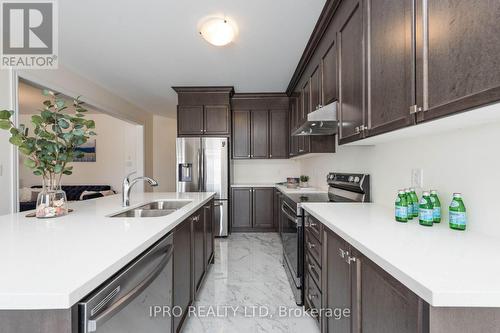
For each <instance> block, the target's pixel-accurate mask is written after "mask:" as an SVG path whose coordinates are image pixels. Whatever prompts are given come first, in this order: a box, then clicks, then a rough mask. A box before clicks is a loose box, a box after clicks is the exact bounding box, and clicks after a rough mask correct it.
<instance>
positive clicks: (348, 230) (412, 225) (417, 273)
mask: <svg viewBox="0 0 500 333" xmlns="http://www.w3.org/2000/svg"><path fill="white" fill-rule="evenodd" d="M302 207H303V208H304V209H305V210H306V211H307V212H309V213H310V214H311V215H313V216H314V217H316V218H317V219H318V220H319V221H321V222H322V223H323V224H325V225H326V226H327V227H328V228H330V229H331V230H332V231H334V232H335V233H337V234H338V235H339V236H340V237H342V238H344V239H345V240H346V241H347V242H349V243H350V244H351V245H353V246H354V247H355V248H356V249H358V250H359V251H360V252H361V253H363V254H364V255H365V256H366V257H368V258H369V259H371V260H372V261H373V262H375V263H376V264H377V265H379V266H380V267H382V268H383V269H384V270H386V271H387V272H388V273H390V274H391V275H392V276H394V277H395V278H396V279H397V280H399V281H400V282H401V283H403V284H404V285H405V286H406V287H408V288H409V289H410V290H412V291H413V292H414V293H416V294H417V295H418V296H420V297H421V298H422V299H424V300H425V301H426V302H428V303H429V304H431V305H432V306H442V307H448V306H450V307H451V306H454V307H500V256H499V254H500V240H499V239H498V238H494V237H492V236H489V235H485V234H481V233H477V232H474V231H454V230H451V229H450V228H449V227H448V223H447V222H446V221H444V222H441V223H440V224H435V225H434V226H433V227H423V226H420V225H419V224H418V221H417V220H416V219H413V220H412V221H410V222H408V223H398V222H395V221H394V218H393V213H394V212H393V210H392V209H390V208H387V207H383V206H379V205H376V204H360V203H306V204H303V205H302Z"/></svg>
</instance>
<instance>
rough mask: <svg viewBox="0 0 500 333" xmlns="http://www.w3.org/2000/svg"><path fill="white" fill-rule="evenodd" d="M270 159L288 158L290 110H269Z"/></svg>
mask: <svg viewBox="0 0 500 333" xmlns="http://www.w3.org/2000/svg"><path fill="white" fill-rule="evenodd" d="M269 138H270V142H269V158H287V157H288V110H269Z"/></svg>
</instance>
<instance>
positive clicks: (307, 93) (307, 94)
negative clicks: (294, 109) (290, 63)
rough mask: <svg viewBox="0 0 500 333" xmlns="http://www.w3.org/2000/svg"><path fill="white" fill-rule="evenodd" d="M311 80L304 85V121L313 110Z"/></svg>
mask: <svg viewBox="0 0 500 333" xmlns="http://www.w3.org/2000/svg"><path fill="white" fill-rule="evenodd" d="M311 100H312V99H311V80H307V81H306V83H305V84H304V87H302V121H301V123H302V122H304V121H305V120H307V115H308V114H309V113H310V112H311V111H312V106H311Z"/></svg>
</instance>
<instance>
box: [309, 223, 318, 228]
mask: <svg viewBox="0 0 500 333" xmlns="http://www.w3.org/2000/svg"><path fill="white" fill-rule="evenodd" d="M309 226H310V227H311V228H316V227H317V226H318V225H317V224H316V223H314V222H310V223H309Z"/></svg>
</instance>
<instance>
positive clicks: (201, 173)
mask: <svg viewBox="0 0 500 333" xmlns="http://www.w3.org/2000/svg"><path fill="white" fill-rule="evenodd" d="M200 175H201V182H200V184H201V190H200V192H205V191H206V185H205V179H206V177H205V147H202V148H201V172H200Z"/></svg>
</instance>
